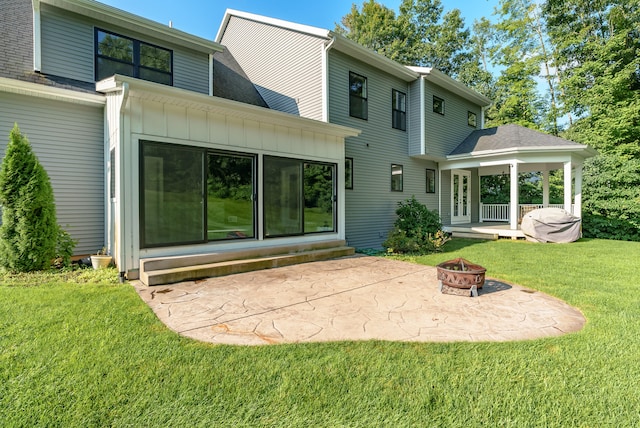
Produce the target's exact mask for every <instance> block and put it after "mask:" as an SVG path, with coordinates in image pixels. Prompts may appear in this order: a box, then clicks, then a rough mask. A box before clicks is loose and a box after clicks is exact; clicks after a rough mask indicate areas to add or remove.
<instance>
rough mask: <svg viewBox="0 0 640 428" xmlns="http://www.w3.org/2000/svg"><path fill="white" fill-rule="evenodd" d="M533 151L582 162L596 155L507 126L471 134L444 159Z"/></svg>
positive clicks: (584, 148) (557, 139)
mask: <svg viewBox="0 0 640 428" xmlns="http://www.w3.org/2000/svg"><path fill="white" fill-rule="evenodd" d="M533 151H536V152H545V151H565V152H566V151H571V152H576V153H580V154H582V156H583V157H585V158H587V157H592V156H595V155H596V152H595V150H593V149H591V148H589V147H588V146H586V145H584V144H578V143H575V142H573V141H569V140H565V139H564V138H560V137H555V136H553V135H549V134H545V133H543V132H539V131H535V130H533V129H529V128H525V127H524V126H520V125H515V124H509V125H502V126H497V127H494V128H487V129H478V130H476V131H473V132H472V133H471V134H469V136H468V137H467V138H465V139H464V141H463V142H462V143H460V145H458V147H456V148H455V149H453V151H452V152H451V153H449V155H448V156H447V159H448V160H454V159H462V158H468V157H479V156H482V155H495V154H505V153H516V152H533Z"/></svg>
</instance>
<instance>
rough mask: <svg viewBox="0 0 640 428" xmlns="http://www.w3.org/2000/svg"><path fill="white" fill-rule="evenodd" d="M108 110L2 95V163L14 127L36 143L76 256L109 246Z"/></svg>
mask: <svg viewBox="0 0 640 428" xmlns="http://www.w3.org/2000/svg"><path fill="white" fill-rule="evenodd" d="M103 120H104V113H103V109H102V108H99V107H97V108H94V107H87V106H84V105H78V104H72V103H63V102H55V101H50V100H45V99H42V98H32V97H27V96H18V95H14V94H8V93H0V137H1V138H0V159H2V158H3V157H4V153H5V149H6V145H7V141H8V136H9V132H10V131H11V129H12V128H13V124H14V123H18V126H19V127H20V130H21V131H22V133H23V134H25V135H26V136H27V138H28V139H29V141H30V142H31V146H32V147H33V150H34V152H35V154H36V156H37V157H38V159H39V160H40V163H41V164H42V165H43V166H44V168H45V170H46V171H47V173H48V174H49V178H50V179H51V184H52V186H53V191H54V196H55V201H56V211H57V218H58V223H59V224H60V225H61V226H62V227H63V228H64V229H65V230H67V231H68V232H69V233H70V234H71V236H72V237H73V238H74V239H76V240H78V244H77V245H76V248H75V253H76V254H90V253H95V252H96V251H97V250H98V249H100V248H102V246H103V245H104V236H105V229H104V200H105V193H104V192H105V191H104V174H105V167H104V149H103V140H104V131H103Z"/></svg>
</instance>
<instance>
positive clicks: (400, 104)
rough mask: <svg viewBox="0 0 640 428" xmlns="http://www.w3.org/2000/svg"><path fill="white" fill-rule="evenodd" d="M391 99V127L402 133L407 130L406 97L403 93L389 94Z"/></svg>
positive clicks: (393, 92)
mask: <svg viewBox="0 0 640 428" xmlns="http://www.w3.org/2000/svg"><path fill="white" fill-rule="evenodd" d="M391 97H392V98H393V99H392V103H393V106H392V109H393V112H392V119H391V120H392V126H393V127H394V128H395V129H400V130H402V131H406V130H407V95H406V94H405V93H403V92H400V91H396V90H395V89H394V90H393V91H392V92H391Z"/></svg>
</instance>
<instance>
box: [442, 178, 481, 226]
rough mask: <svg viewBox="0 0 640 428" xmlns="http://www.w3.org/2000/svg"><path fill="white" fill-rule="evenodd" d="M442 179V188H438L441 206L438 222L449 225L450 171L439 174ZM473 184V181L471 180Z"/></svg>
mask: <svg viewBox="0 0 640 428" xmlns="http://www.w3.org/2000/svg"><path fill="white" fill-rule="evenodd" d="M440 177H442V186H439V189H440V191H441V192H442V206H441V207H440V210H441V211H440V220H441V221H442V224H451V199H452V198H453V195H452V194H451V171H450V170H446V171H442V172H441V173H440ZM471 180H472V182H473V179H471Z"/></svg>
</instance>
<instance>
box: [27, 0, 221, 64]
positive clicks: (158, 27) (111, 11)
mask: <svg viewBox="0 0 640 428" xmlns="http://www.w3.org/2000/svg"><path fill="white" fill-rule="evenodd" d="M39 1H40V3H42V4H47V5H50V6H54V7H57V8H60V9H63V10H67V11H69V12H74V13H77V14H79V15H82V16H86V17H89V18H92V19H95V20H98V21H102V22H106V23H109V24H111V25H117V26H120V27H123V28H128V29H131V30H135V31H138V32H140V33H144V34H148V35H150V36H152V37H155V38H157V39H160V40H166V41H168V42H171V43H174V44H176V45H178V46H182V47H186V48H189V49H192V50H195V51H197V52H203V53H213V52H219V51H222V50H224V48H223V47H222V46H221V45H220V44H218V43H215V42H213V41H211V40H208V39H203V38H202V37H198V36H194V35H193V34H189V33H185V32H184V31H181V30H178V29H175V28H171V27H169V26H168V25H164V24H160V23H158V22H155V21H152V20H150V19H146V18H143V17H141V16H138V15H134V14H132V13H129V12H125V11H123V10H121V9H117V8H115V7H112V6H108V5H106V4H102V3H99V2H97V1H91V0H39Z"/></svg>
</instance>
